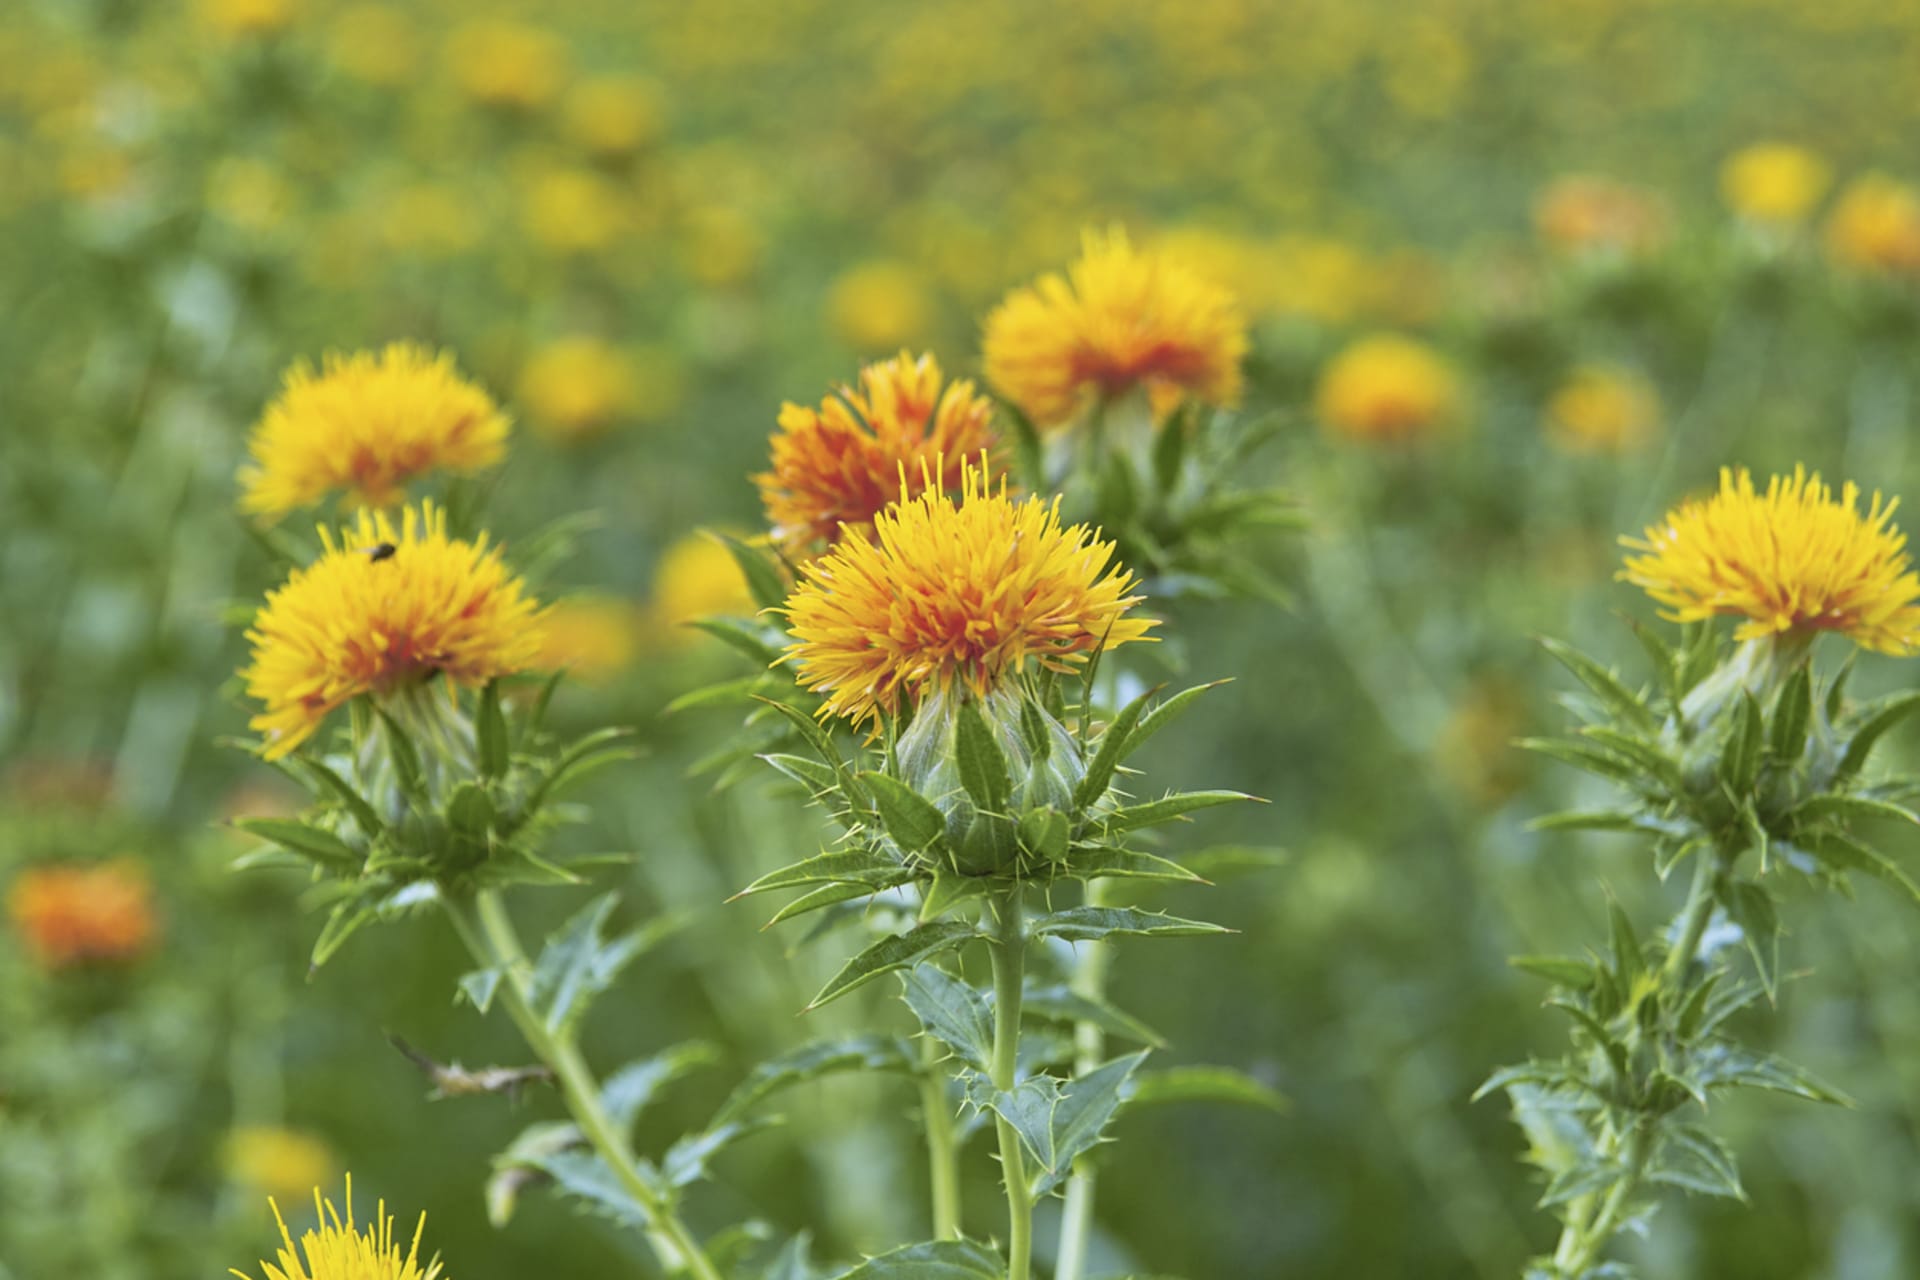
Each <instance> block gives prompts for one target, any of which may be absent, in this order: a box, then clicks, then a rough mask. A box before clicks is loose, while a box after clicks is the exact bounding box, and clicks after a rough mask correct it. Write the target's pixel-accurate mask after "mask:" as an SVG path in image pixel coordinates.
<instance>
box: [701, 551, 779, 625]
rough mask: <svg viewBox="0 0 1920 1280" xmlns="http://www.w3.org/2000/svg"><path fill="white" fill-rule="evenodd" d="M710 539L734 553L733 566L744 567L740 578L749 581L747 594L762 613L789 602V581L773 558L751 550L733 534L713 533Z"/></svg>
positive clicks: (763, 552)
mask: <svg viewBox="0 0 1920 1280" xmlns="http://www.w3.org/2000/svg"><path fill="white" fill-rule="evenodd" d="M709 536H711V537H714V538H717V539H719V540H720V543H721V545H722V546H724V547H726V549H727V550H728V551H729V552H731V553H732V555H733V562H734V563H735V564H737V565H739V566H740V576H741V577H742V578H744V579H746V583H747V594H748V595H750V596H752V597H753V602H754V603H755V604H756V605H758V606H760V607H761V608H762V609H773V608H778V607H779V606H780V605H781V604H784V603H785V602H786V599H787V581H786V578H785V577H783V576H782V575H781V573H780V570H779V569H777V568H775V567H774V565H773V561H772V558H771V557H770V556H769V555H768V554H767V553H766V552H765V551H761V550H759V549H757V548H754V547H750V546H748V545H747V544H746V543H744V542H742V541H741V540H740V539H738V538H736V537H734V536H732V535H731V534H725V533H713V534H710V535H709Z"/></svg>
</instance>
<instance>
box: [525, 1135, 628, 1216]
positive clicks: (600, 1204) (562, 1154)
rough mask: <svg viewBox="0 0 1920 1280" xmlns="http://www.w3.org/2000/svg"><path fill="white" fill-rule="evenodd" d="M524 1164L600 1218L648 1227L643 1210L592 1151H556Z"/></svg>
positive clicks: (614, 1174)
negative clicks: (540, 1173) (537, 1171)
mask: <svg viewBox="0 0 1920 1280" xmlns="http://www.w3.org/2000/svg"><path fill="white" fill-rule="evenodd" d="M527 1163H528V1164H529V1165H531V1166H532V1167H534V1168H536V1169H539V1170H540V1171H541V1172H542V1173H545V1174H546V1175H547V1176H548V1177H550V1178H552V1179H553V1180H554V1183H555V1185H556V1186H558V1188H559V1189H560V1190H561V1191H564V1192H565V1193H566V1194H568V1195H570V1196H572V1197H574V1198H575V1199H576V1200H579V1201H580V1202H581V1204H582V1205H583V1206H584V1207H585V1208H587V1209H589V1210H591V1211H593V1212H595V1213H597V1214H599V1215H601V1216H602V1217H606V1218H611V1219H613V1221H615V1222H617V1223H620V1224H621V1225H622V1226H627V1227H637V1228H642V1229H644V1228H645V1227H646V1226H647V1225H648V1221H649V1220H648V1217H647V1211H646V1208H645V1207H644V1206H643V1205H642V1204H641V1203H640V1202H639V1201H638V1200H637V1199H635V1198H634V1195H633V1193H632V1192H631V1191H630V1190H628V1188H627V1187H626V1185H625V1184H624V1183H622V1182H621V1180H620V1176H619V1175H618V1174H616V1173H615V1172H614V1171H613V1170H612V1169H611V1168H610V1167H608V1165H607V1162H606V1161H605V1160H602V1159H601V1158H600V1157H599V1156H597V1155H595V1154H593V1153H592V1152H589V1151H571V1150H569V1151H556V1152H552V1153H550V1154H547V1155H542V1156H538V1157H535V1158H533V1159H531V1160H529V1161H527Z"/></svg>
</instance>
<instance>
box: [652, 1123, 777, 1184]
mask: <svg viewBox="0 0 1920 1280" xmlns="http://www.w3.org/2000/svg"><path fill="white" fill-rule="evenodd" d="M769 1123H771V1122H770V1121H736V1122H735V1123H733V1124H723V1125H716V1126H714V1127H713V1128H711V1129H708V1130H707V1131H706V1132H704V1133H690V1134H688V1135H687V1136H686V1137H684V1138H681V1139H680V1140H679V1141H677V1142H675V1143H674V1144H673V1145H672V1146H670V1147H668V1148H667V1151H666V1154H665V1155H663V1156H661V1157H660V1174H661V1176H662V1177H664V1178H665V1179H666V1180H667V1185H668V1186H670V1187H675V1188H679V1187H688V1186H692V1185H693V1184H694V1183H696V1182H698V1181H700V1179H702V1178H704V1177H706V1176H707V1161H709V1160H711V1159H713V1157H715V1156H717V1155H719V1154H720V1153H721V1152H722V1151H724V1150H725V1149H726V1148H727V1147H729V1146H731V1145H733V1144H734V1143H735V1142H738V1141H739V1140H740V1139H741V1138H744V1137H746V1136H747V1135H748V1134H751V1133H757V1132H759V1131H760V1130H761V1129H764V1128H766V1127H767V1125H768V1124H769Z"/></svg>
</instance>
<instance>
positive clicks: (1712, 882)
mask: <svg viewBox="0 0 1920 1280" xmlns="http://www.w3.org/2000/svg"><path fill="white" fill-rule="evenodd" d="M1694 856H1695V858H1696V859H1697V865H1696V866H1695V867H1694V869H1693V885H1692V887H1690V888H1689V889H1688V890H1687V905H1686V906H1685V907H1683V908H1681V910H1680V937H1679V939H1678V940H1677V941H1676V942H1675V943H1674V946H1673V950H1671V951H1669V952H1668V953H1667V960H1666V963H1665V964H1663V965H1662V966H1661V967H1660V985H1661V986H1662V987H1665V988H1667V989H1669V990H1671V989H1673V988H1674V986H1675V985H1676V984H1677V983H1678V982H1679V980H1680V979H1681V978H1682V977H1684V976H1685V975H1686V972H1687V966H1688V965H1689V964H1691V963H1692V962H1693V958H1694V956H1696V955H1698V954H1699V952H1700V939H1701V938H1702V937H1704V936H1706V932H1707V922H1708V921H1709V920H1711V919H1713V903H1714V897H1715V894H1714V890H1715V888H1716V887H1717V886H1718V884H1719V880H1720V851H1719V850H1718V849H1703V850H1701V851H1700V852H1699V853H1698V854H1696V855H1694Z"/></svg>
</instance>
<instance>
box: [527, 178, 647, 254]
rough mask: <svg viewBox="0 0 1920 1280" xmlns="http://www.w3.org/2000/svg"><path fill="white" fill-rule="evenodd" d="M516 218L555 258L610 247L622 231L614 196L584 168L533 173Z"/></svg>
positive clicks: (623, 220)
mask: <svg viewBox="0 0 1920 1280" xmlns="http://www.w3.org/2000/svg"><path fill="white" fill-rule="evenodd" d="M520 216H521V223H522V225H523V226H525V227H526V229H527V234H528V235H530V236H531V237H533V239H534V240H535V242H537V243H538V244H540V245H541V246H543V247H545V248H547V249H550V250H552V251H554V252H555V253H594V252H596V251H598V250H602V249H607V248H611V247H612V246H613V244H614V242H615V241H617V240H618V239H619V238H620V237H621V235H622V234H624V233H625V231H626V230H627V211H626V208H625V205H624V203H623V202H622V200H621V198H620V192H619V191H618V190H617V189H616V188H615V187H614V185H613V184H612V183H610V182H608V181H607V180H606V179H605V178H603V177H601V176H600V175H599V174H597V173H594V172H593V171H591V170H589V169H544V170H541V171H539V172H537V173H535V174H534V175H533V177H532V178H531V179H530V180H529V181H528V183H527V187H526V194H525V203H524V204H523V206H522V208H521V215H520Z"/></svg>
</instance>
